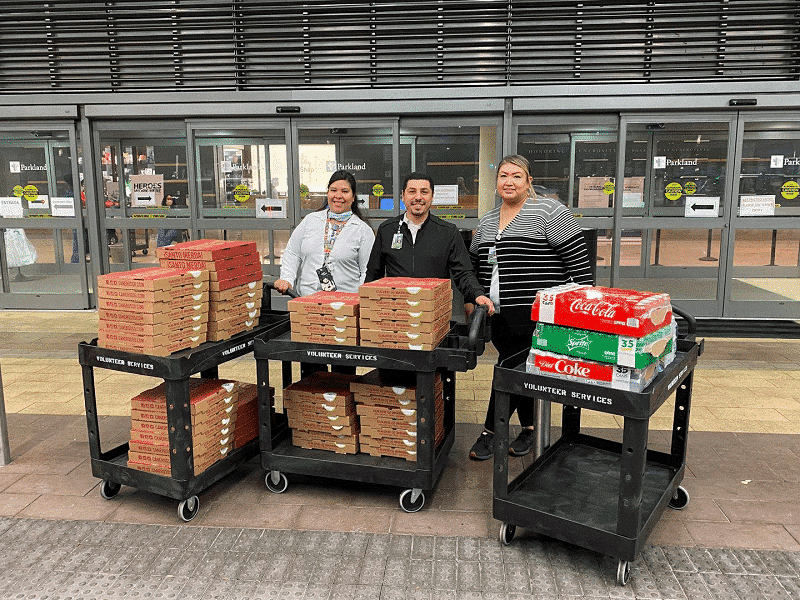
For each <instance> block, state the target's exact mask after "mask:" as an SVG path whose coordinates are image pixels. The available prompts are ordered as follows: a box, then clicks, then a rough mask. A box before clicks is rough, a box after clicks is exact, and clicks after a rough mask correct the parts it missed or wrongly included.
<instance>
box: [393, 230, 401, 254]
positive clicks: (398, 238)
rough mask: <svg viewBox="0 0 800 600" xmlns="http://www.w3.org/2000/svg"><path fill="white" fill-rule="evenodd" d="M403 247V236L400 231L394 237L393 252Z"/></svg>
mask: <svg viewBox="0 0 800 600" xmlns="http://www.w3.org/2000/svg"><path fill="white" fill-rule="evenodd" d="M402 247H403V234H402V233H400V232H399V231H398V232H397V233H395V234H394V236H392V250H400V249H401V248H402Z"/></svg>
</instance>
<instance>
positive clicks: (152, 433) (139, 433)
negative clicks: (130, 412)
mask: <svg viewBox="0 0 800 600" xmlns="http://www.w3.org/2000/svg"><path fill="white" fill-rule="evenodd" d="M138 424H139V422H138V421H131V440H136V441H138V442H148V443H151V444H167V445H169V430H168V429H167V426H166V424H164V427H162V428H161V429H155V430H149V429H142V428H141V427H139V426H138Z"/></svg>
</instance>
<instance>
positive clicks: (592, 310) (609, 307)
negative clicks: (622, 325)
mask: <svg viewBox="0 0 800 600" xmlns="http://www.w3.org/2000/svg"><path fill="white" fill-rule="evenodd" d="M569 309H570V311H571V312H574V313H583V314H586V315H592V316H595V317H604V318H606V319H613V318H614V315H615V314H616V312H617V307H616V305H614V304H609V303H608V302H590V301H588V300H575V301H573V302H572V304H570V305H569Z"/></svg>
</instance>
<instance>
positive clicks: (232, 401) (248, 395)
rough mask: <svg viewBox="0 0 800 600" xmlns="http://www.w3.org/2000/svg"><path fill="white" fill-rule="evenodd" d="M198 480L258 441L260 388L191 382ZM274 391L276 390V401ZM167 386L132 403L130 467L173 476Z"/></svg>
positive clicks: (193, 450) (214, 381)
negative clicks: (223, 460)
mask: <svg viewBox="0 0 800 600" xmlns="http://www.w3.org/2000/svg"><path fill="white" fill-rule="evenodd" d="M189 390H190V391H189V404H190V411H191V425H192V442H191V453H192V459H193V461H194V474H195V475H197V474H199V473H202V472H203V471H204V470H206V469H208V467H210V466H211V465H213V464H214V463H215V462H217V461H218V460H222V459H223V458H225V456H227V455H228V454H229V453H231V452H233V451H234V450H235V449H237V448H241V447H242V446H244V445H245V444H246V443H247V442H249V441H251V440H253V439H255V438H256V437H258V404H257V399H256V396H257V390H258V388H257V386H256V385H254V384H251V383H242V382H237V381H230V380H225V379H196V378H192V379H189ZM273 398H274V390H273V388H270V399H271V401H272V400H273ZM167 427H168V422H167V397H166V384H164V383H162V384H160V385H158V386H156V387H154V388H151V389H149V390H146V391H144V392H142V393H141V394H139V395H137V396H134V397H133V398H132V399H131V440H130V442H129V448H130V450H129V452H128V466H129V467H131V468H134V469H139V470H142V471H149V472H151V473H158V474H161V475H170V473H171V469H170V446H169V434H168V431H167Z"/></svg>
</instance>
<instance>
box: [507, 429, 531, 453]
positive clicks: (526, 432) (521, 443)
mask: <svg viewBox="0 0 800 600" xmlns="http://www.w3.org/2000/svg"><path fill="white" fill-rule="evenodd" d="M535 441H536V430H534V429H528V428H526V427H523V428H522V432H521V433H520V434H519V435H518V436H517V439H515V440H514V441H513V442H511V444H510V445H509V447H508V453H509V454H510V455H511V456H525V455H526V454H528V452H530V451H531V448H533V444H534V442H535Z"/></svg>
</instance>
